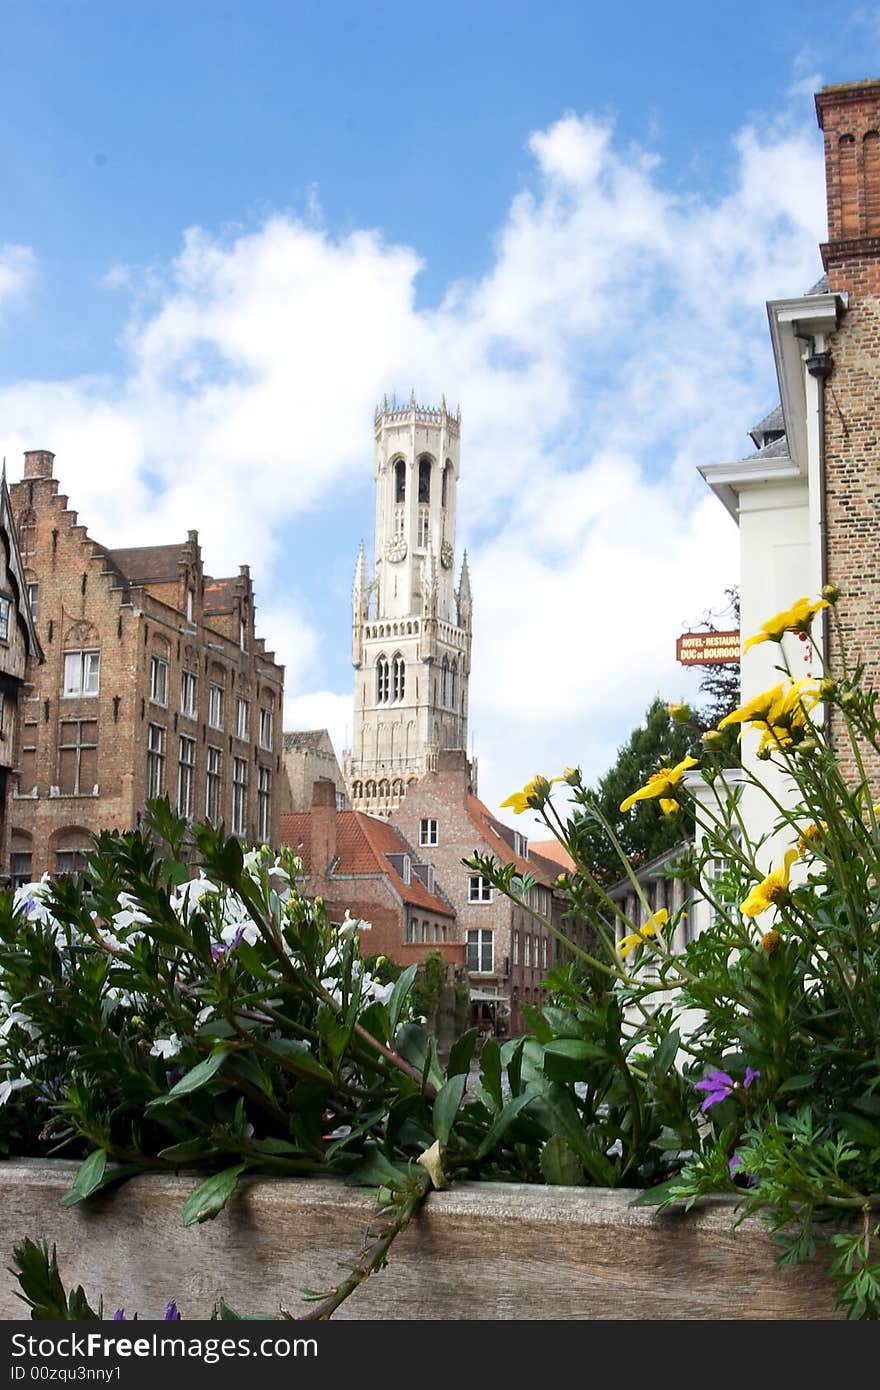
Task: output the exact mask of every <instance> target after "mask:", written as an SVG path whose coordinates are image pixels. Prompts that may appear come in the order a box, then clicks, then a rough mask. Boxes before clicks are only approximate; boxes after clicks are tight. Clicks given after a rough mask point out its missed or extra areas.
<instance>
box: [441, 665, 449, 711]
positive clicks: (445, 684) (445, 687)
mask: <svg viewBox="0 0 880 1390" xmlns="http://www.w3.org/2000/svg"><path fill="white" fill-rule="evenodd" d="M441 669H442V675H441V678H440V703H441V705H442V706H443V708H444V709H445V708H446V707H447V705H448V704H449V662H448V661H447V659H446V657H445V656H444V658H443V666H442V668H441Z"/></svg>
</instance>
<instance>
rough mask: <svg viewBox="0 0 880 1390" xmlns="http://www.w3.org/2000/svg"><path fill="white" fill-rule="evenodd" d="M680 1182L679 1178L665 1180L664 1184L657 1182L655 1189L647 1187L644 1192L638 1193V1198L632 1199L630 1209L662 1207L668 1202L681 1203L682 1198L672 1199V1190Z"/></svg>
mask: <svg viewBox="0 0 880 1390" xmlns="http://www.w3.org/2000/svg"><path fill="white" fill-rule="evenodd" d="M680 1182H681V1178H677V1177H676V1178H667V1180H666V1182H659V1183H657V1185H656V1186H655V1187H647V1188H645V1191H644V1192H640V1193H639V1195H638V1197H634V1198H633V1200H632V1201H631V1202H630V1206H631V1207H663V1206H667V1205H668V1204H669V1203H670V1202H680V1201H683V1200H684V1198H682V1197H674V1196H673V1190H674V1189H675V1187H676V1186H677V1185H678V1184H679V1183H680Z"/></svg>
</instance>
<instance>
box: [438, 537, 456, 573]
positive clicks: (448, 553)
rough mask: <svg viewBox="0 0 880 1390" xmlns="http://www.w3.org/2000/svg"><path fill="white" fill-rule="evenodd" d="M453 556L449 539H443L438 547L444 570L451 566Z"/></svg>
mask: <svg viewBox="0 0 880 1390" xmlns="http://www.w3.org/2000/svg"><path fill="white" fill-rule="evenodd" d="M453 558H454V556H453V551H452V545H451V543H450V542H449V541H444V542H443V544H442V545H441V547H440V563H441V565H442V566H443V568H444V569H445V570H448V569H451V568H452V561H453Z"/></svg>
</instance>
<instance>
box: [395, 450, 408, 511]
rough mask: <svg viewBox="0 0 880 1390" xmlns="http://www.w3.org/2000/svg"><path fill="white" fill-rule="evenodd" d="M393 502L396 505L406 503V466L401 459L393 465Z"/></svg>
mask: <svg viewBox="0 0 880 1390" xmlns="http://www.w3.org/2000/svg"><path fill="white" fill-rule="evenodd" d="M394 500H395V502H397V503H400V502H405V501H406V464H405V463H404V461H403V459H398V460H397V462H396V463H395V465H394Z"/></svg>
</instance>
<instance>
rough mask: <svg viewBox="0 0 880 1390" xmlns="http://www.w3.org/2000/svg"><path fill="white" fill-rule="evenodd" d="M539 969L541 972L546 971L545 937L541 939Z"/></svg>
mask: <svg viewBox="0 0 880 1390" xmlns="http://www.w3.org/2000/svg"><path fill="white" fill-rule="evenodd" d="M541 969H542V970H546V969H547V938H546V936H542V937H541Z"/></svg>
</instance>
